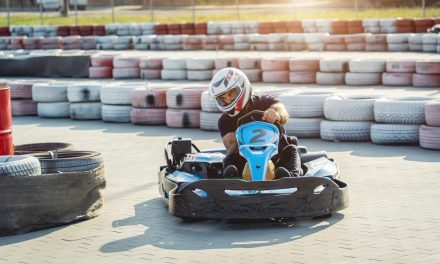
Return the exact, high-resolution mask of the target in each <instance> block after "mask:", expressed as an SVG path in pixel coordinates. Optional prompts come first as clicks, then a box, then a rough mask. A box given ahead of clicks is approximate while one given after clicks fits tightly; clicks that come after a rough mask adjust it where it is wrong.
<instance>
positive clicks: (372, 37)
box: [365, 34, 387, 44]
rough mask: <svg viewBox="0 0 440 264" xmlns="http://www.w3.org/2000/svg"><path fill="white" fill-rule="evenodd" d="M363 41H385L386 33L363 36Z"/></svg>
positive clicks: (369, 42)
mask: <svg viewBox="0 0 440 264" xmlns="http://www.w3.org/2000/svg"><path fill="white" fill-rule="evenodd" d="M365 43H367V44H371V43H387V35H386V34H369V35H366V36H365Z"/></svg>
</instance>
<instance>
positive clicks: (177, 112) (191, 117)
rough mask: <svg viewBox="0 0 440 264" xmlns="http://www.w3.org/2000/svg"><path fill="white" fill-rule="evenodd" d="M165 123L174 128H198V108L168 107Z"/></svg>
mask: <svg viewBox="0 0 440 264" xmlns="http://www.w3.org/2000/svg"><path fill="white" fill-rule="evenodd" d="M166 124H167V126H169V127H176V128H191V127H192V128H198V127H200V110H198V109H170V108H168V109H167V110H166Z"/></svg>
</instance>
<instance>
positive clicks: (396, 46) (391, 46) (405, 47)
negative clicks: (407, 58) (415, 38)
mask: <svg viewBox="0 0 440 264" xmlns="http://www.w3.org/2000/svg"><path fill="white" fill-rule="evenodd" d="M408 50H409V44H408V43H403V44H402V43H399V44H394V43H388V51H395V52H402V51H408Z"/></svg>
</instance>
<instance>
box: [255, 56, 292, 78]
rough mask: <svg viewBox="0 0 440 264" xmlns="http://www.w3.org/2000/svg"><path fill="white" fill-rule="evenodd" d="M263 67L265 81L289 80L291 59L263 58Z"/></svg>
mask: <svg viewBox="0 0 440 264" xmlns="http://www.w3.org/2000/svg"><path fill="white" fill-rule="evenodd" d="M261 69H262V70H263V74H262V80H263V82H271V83H288V82H289V73H290V72H289V59H262V60H261Z"/></svg>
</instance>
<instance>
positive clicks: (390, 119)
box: [374, 97, 431, 124]
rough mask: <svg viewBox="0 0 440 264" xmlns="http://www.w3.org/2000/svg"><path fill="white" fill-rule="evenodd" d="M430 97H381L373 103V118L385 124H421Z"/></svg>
mask: <svg viewBox="0 0 440 264" xmlns="http://www.w3.org/2000/svg"><path fill="white" fill-rule="evenodd" d="M429 100H431V98H430V97H408V98H396V99H387V98H382V99H378V100H376V102H375V103H374V120H376V122H378V123H387V124H423V123H425V106H426V104H427V103H428V102H429Z"/></svg>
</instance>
